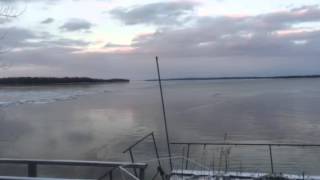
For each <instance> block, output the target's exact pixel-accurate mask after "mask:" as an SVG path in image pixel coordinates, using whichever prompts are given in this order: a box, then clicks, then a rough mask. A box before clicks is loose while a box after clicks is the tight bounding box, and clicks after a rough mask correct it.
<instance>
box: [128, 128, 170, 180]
mask: <svg viewBox="0 0 320 180" xmlns="http://www.w3.org/2000/svg"><path fill="white" fill-rule="evenodd" d="M149 137H151V138H152V142H153V147H154V151H155V155H156V158H157V162H158V168H157V172H156V174H155V175H154V177H153V178H152V179H155V178H156V176H158V174H160V176H161V178H162V180H165V179H166V178H165V172H164V170H163V168H162V165H161V162H160V155H159V151H158V147H157V143H156V140H155V137H154V132H151V133H149V134H147V135H146V136H144V137H142V138H141V139H139V140H137V141H136V142H135V143H133V144H132V145H130V146H129V147H128V148H127V149H125V150H124V151H123V153H127V152H129V154H130V159H131V162H132V163H135V159H134V156H133V151H132V150H133V149H134V148H135V147H136V146H137V145H138V144H140V143H141V142H143V141H144V140H145V139H147V138H149ZM170 161H171V160H170ZM133 170H134V173H135V175H137V171H136V169H135V168H133Z"/></svg>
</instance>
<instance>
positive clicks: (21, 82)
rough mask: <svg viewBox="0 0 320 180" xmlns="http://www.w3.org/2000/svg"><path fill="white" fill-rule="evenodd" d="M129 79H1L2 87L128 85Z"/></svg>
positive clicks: (0, 84)
mask: <svg viewBox="0 0 320 180" xmlns="http://www.w3.org/2000/svg"><path fill="white" fill-rule="evenodd" d="M128 82H130V80H129V79H95V78H88V77H62V78H58V77H8V78H0V86H42V85H74V84H98V83H99V84H102V83H128Z"/></svg>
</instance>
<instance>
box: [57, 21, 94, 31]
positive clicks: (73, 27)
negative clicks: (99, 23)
mask: <svg viewBox="0 0 320 180" xmlns="http://www.w3.org/2000/svg"><path fill="white" fill-rule="evenodd" d="M92 26H93V24H92V23H90V22H88V21H86V20H84V19H70V20H68V21H67V22H65V23H64V24H63V25H62V26H60V29H61V30H63V31H70V32H72V31H88V30H90V29H91V27H92Z"/></svg>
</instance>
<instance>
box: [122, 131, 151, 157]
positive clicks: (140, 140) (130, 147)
mask: <svg viewBox="0 0 320 180" xmlns="http://www.w3.org/2000/svg"><path fill="white" fill-rule="evenodd" d="M152 134H153V132H151V133H149V134H147V135H146V136H144V137H142V138H141V139H139V140H138V141H136V142H135V143H134V144H132V145H131V146H129V147H128V148H127V149H126V150H124V151H123V152H122V153H126V152H128V151H130V149H132V148H133V147H135V146H136V145H137V144H139V143H140V142H142V141H143V140H145V139H147V138H148V137H149V136H151V135H152Z"/></svg>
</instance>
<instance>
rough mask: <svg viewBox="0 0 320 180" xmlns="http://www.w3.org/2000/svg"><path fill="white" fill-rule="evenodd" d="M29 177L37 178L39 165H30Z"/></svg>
mask: <svg viewBox="0 0 320 180" xmlns="http://www.w3.org/2000/svg"><path fill="white" fill-rule="evenodd" d="M28 177H37V163H35V162H31V163H28Z"/></svg>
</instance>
